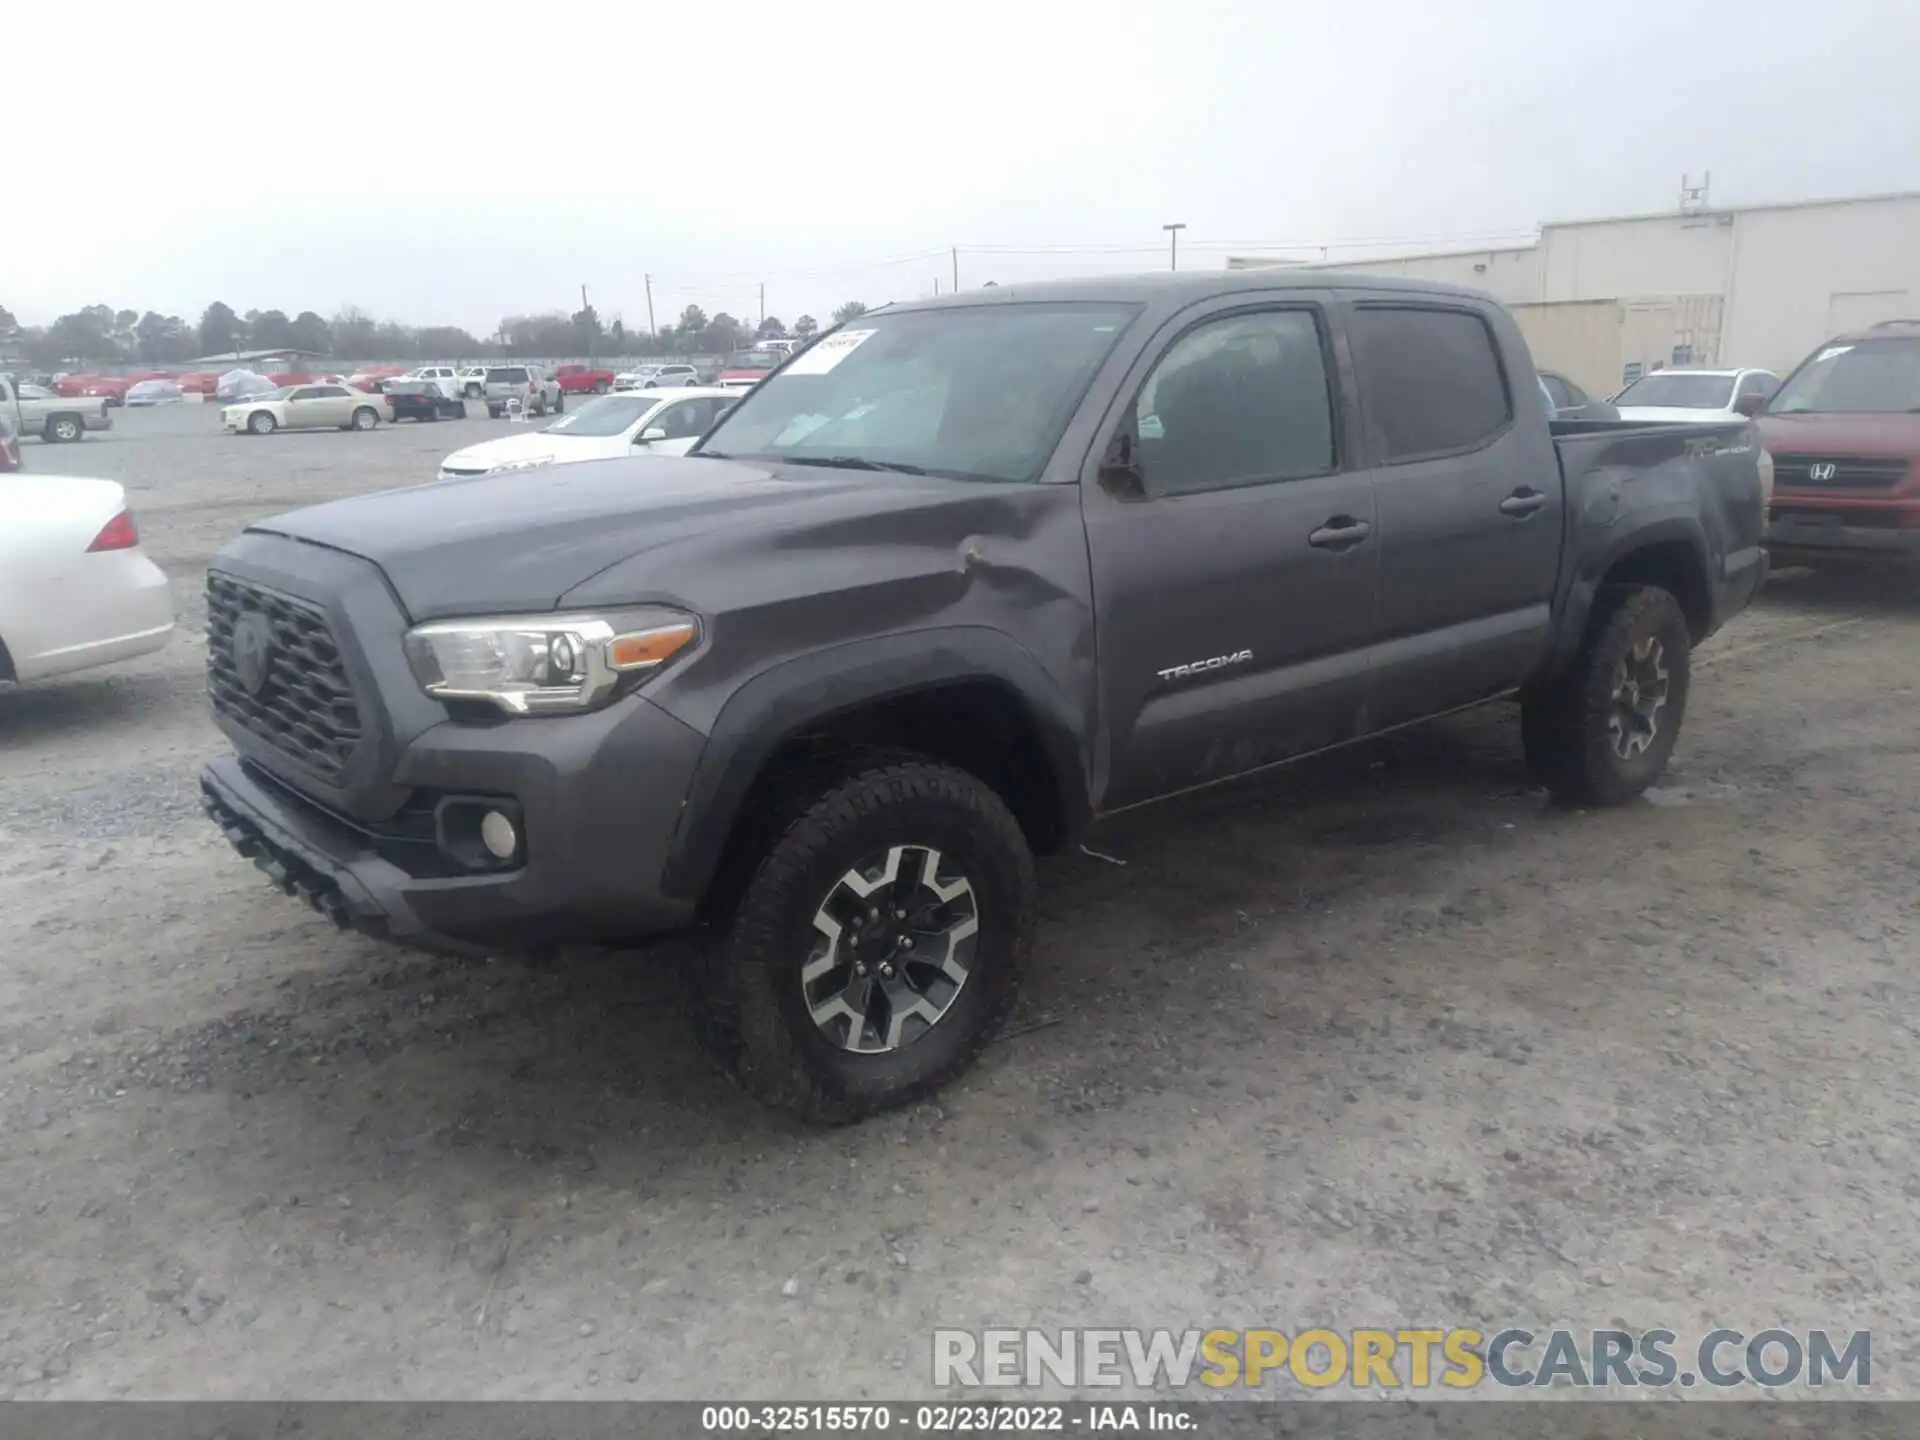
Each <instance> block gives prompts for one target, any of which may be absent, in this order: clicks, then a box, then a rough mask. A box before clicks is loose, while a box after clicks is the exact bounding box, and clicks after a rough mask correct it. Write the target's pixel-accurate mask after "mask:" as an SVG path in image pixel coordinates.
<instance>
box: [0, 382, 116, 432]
mask: <svg viewBox="0 0 1920 1440" xmlns="http://www.w3.org/2000/svg"><path fill="white" fill-rule="evenodd" d="M0 410H5V411H7V412H9V413H10V414H12V416H13V418H14V423H15V426H16V427H17V429H18V431H19V433H20V434H22V435H38V436H39V437H40V438H41V439H43V440H45V441H46V442H47V443H48V444H52V445H58V444H65V443H68V442H71V441H74V440H78V439H80V438H81V437H82V436H83V435H85V434H86V433H87V431H89V430H111V429H112V428H113V416H112V415H110V414H108V413H107V402H106V401H105V400H104V399H96V398H89V397H85V396H75V397H68V396H64V395H58V394H55V393H54V392H53V391H51V390H48V389H46V388H44V387H43V386H39V385H21V386H18V387H16V386H15V385H14V383H13V381H12V380H11V379H10V378H9V377H7V376H5V375H0Z"/></svg>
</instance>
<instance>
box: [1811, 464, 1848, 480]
mask: <svg viewBox="0 0 1920 1440" xmlns="http://www.w3.org/2000/svg"><path fill="white" fill-rule="evenodd" d="M1839 471H1840V467H1839V466H1838V465H1835V464H1834V463H1833V462H1832V461H1831V460H1822V461H1820V462H1819V463H1818V464H1815V465H1809V466H1808V467H1807V478H1808V479H1809V480H1831V479H1833V477H1834V476H1835V475H1837V474H1838V473H1839Z"/></svg>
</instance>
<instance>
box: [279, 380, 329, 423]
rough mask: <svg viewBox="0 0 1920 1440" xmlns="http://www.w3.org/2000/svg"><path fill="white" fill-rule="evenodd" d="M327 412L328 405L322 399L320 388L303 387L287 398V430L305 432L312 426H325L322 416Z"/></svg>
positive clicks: (312, 386) (316, 386)
mask: <svg viewBox="0 0 1920 1440" xmlns="http://www.w3.org/2000/svg"><path fill="white" fill-rule="evenodd" d="M325 410H326V405H325V404H324V402H322V400H321V399H320V387H319V386H318V385H302V386H301V387H300V388H299V389H298V390H295V391H294V392H293V393H292V394H291V395H289V396H287V428H288V429H290V430H304V429H307V428H308V427H310V426H314V425H323V424H325V423H326V422H325V421H324V420H323V419H322V418H321V416H322V415H323V414H324V413H325Z"/></svg>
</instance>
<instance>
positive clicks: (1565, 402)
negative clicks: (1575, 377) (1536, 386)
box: [1540, 374, 1582, 410]
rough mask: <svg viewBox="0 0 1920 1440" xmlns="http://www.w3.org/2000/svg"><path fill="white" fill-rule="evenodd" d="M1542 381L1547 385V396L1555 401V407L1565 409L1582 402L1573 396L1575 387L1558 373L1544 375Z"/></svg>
mask: <svg viewBox="0 0 1920 1440" xmlns="http://www.w3.org/2000/svg"><path fill="white" fill-rule="evenodd" d="M1540 383H1541V384H1542V385H1544V386H1546V387H1547V398H1548V399H1549V400H1551V401H1553V408H1554V409H1556V410H1565V409H1566V408H1567V407H1568V406H1570V405H1578V404H1581V403H1582V402H1581V401H1578V400H1576V399H1574V398H1573V387H1572V386H1571V385H1569V384H1568V383H1567V382H1566V381H1564V380H1562V379H1561V378H1560V377H1559V376H1558V375H1544V374H1543V375H1542V376H1541V377H1540Z"/></svg>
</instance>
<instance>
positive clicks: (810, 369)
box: [785, 330, 874, 375]
mask: <svg viewBox="0 0 1920 1440" xmlns="http://www.w3.org/2000/svg"><path fill="white" fill-rule="evenodd" d="M873 333H874V332H873V331H871V330H842V331H841V332H840V333H839V334H838V335H829V336H828V337H827V338H826V339H824V340H822V341H821V342H820V343H819V344H817V345H815V346H814V347H813V348H812V349H811V350H809V351H807V352H806V353H805V354H804V355H801V356H799V357H798V358H797V359H794V360H791V361H789V362H788V364H787V368H786V371H785V373H786V374H788V375H824V374H826V373H827V372H828V371H829V370H831V369H833V367H834V366H836V365H838V364H839V363H840V362H841V361H842V360H844V359H846V358H847V356H849V355H851V354H852V353H853V352H854V351H856V350H858V349H859V348H860V347H861V346H862V345H864V344H866V343H867V341H868V340H869V339H871V338H872V337H873Z"/></svg>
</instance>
